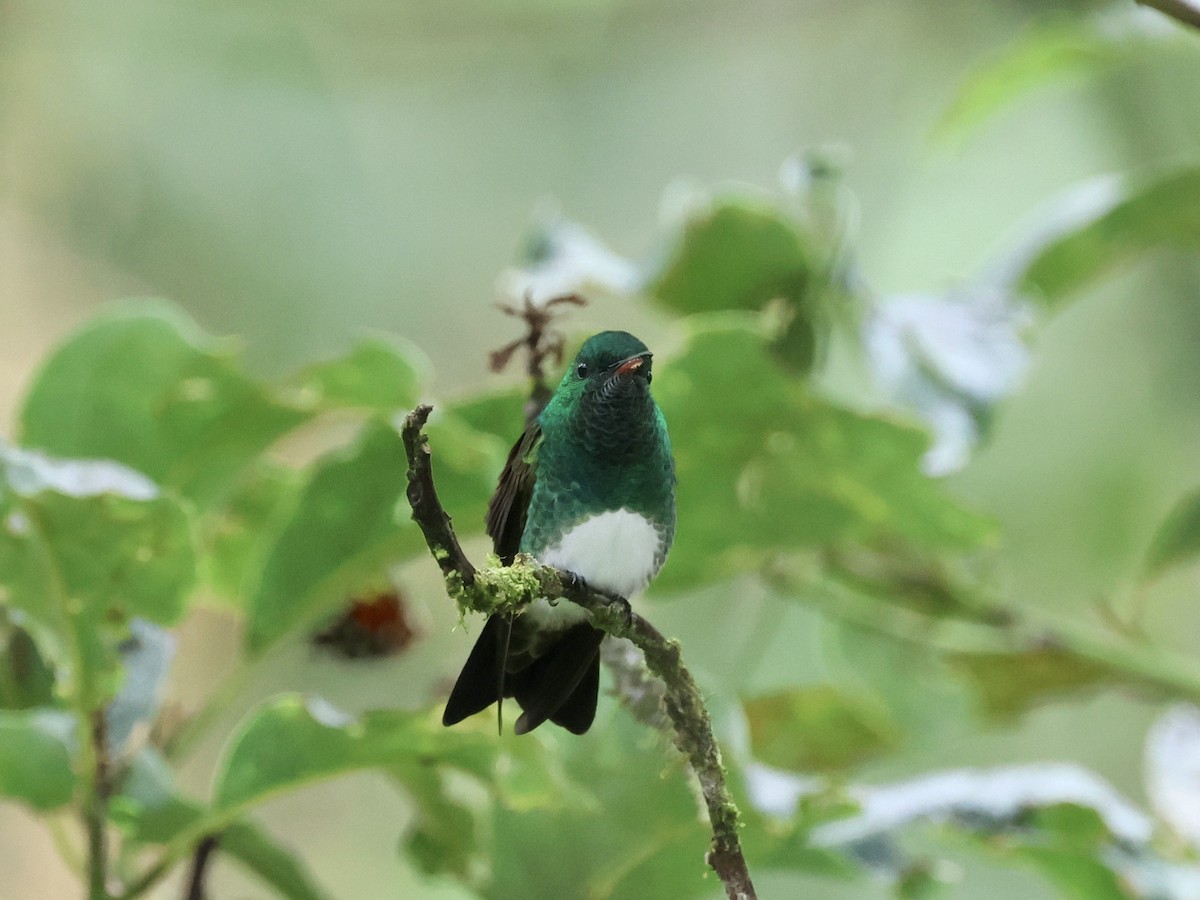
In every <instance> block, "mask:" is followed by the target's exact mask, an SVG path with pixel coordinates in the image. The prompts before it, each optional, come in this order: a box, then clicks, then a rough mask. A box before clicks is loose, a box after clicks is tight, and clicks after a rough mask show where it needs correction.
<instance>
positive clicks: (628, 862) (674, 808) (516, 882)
mask: <svg viewBox="0 0 1200 900" xmlns="http://www.w3.org/2000/svg"><path fill="white" fill-rule="evenodd" d="M645 734H646V733H645V730H644V727H643V726H642V725H640V724H638V723H636V722H634V721H633V720H632V719H631V718H630V717H629V716H626V715H624V714H623V713H621V714H618V715H616V716H614V717H612V718H611V719H609V720H607V721H604V722H597V725H596V727H594V728H593V729H592V731H591V732H589V734H588V735H587V737H586V738H585V739H583V740H581V739H579V738H574V737H572V736H571V735H562V734H558V733H551V734H550V735H548V736H547V739H548V740H549V741H552V742H553V743H554V744H556V745H557V746H556V747H555V748H554V749H555V750H557V755H558V756H560V757H561V758H563V759H564V760H565V763H566V768H567V774H568V776H569V777H570V778H571V779H572V781H574V782H575V783H577V784H579V785H580V786H582V787H583V788H586V789H589V790H590V791H591V792H592V793H593V794H594V795H595V802H594V803H592V804H589V805H586V806H585V805H572V806H569V807H568V808H566V809H561V810H556V811H555V813H554V814H553V815H548V814H547V812H546V810H544V809H532V810H519V809H510V808H508V807H505V806H503V805H497V806H496V807H495V808H494V813H493V822H492V828H491V836H492V844H491V846H490V852H488V853H487V854H486V858H487V859H489V860H490V863H491V865H490V866H489V867H488V869H487V870H485V871H486V872H487V874H488V875H489V876H490V882H489V883H487V884H486V885H484V886H481V887H477V888H476V892H477V893H479V894H480V895H481V896H484V897H487V898H489V900H510V898H511V900H517V898H522V900H524V898H527V897H529V891H530V873H531V872H536V873H537V882H536V884H537V889H538V894H539V896H544V897H598V898H599V897H607V898H618V897H619V898H621V900H661V898H665V897H670V898H672V900H686V898H691V897H711V896H715V895H714V893H713V892H714V890H716V891H718V892H719V884H718V883H716V882H714V880H713V878H712V875H711V872H710V871H708V870H707V869H706V866H705V863H704V854H705V851H706V850H707V849H708V843H709V840H710V838H711V833H710V832H709V830H708V827H707V822H705V821H703V820H702V818H701V816H702V815H703V814H702V813H701V814H698V813H697V807H696V798H695V796H694V795H693V793H692V791H691V789H690V788H689V782H688V778H689V776H688V771H687V766H686V764H685V763H683V761H682V760H679V759H678V758H676V759H675V761H674V762H673V763H670V762H668V763H667V764H666V768H664V757H663V752H662V748H661V746H659V745H658V744H657V743H656V742H652V741H646V740H645ZM527 737H528V736H527Z"/></svg>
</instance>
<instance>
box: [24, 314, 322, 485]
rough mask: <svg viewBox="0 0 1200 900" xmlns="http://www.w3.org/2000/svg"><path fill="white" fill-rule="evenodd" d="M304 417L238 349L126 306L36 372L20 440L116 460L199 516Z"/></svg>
mask: <svg viewBox="0 0 1200 900" xmlns="http://www.w3.org/2000/svg"><path fill="white" fill-rule="evenodd" d="M305 417H306V414H305V413H303V412H301V411H298V410H295V409H291V408H289V407H286V406H284V405H281V404H279V403H277V402H275V401H274V400H273V399H271V398H270V397H269V396H268V395H267V394H266V392H265V391H263V389H262V388H260V387H259V386H258V385H256V384H255V383H254V382H252V381H251V380H250V379H249V378H247V377H246V376H245V375H244V374H243V373H242V372H241V371H240V370H239V369H238V368H237V366H236V365H235V361H234V358H233V355H232V353H231V352H230V349H229V346H228V345H227V344H225V343H223V342H218V341H215V340H213V339H212V338H210V337H208V336H206V335H204V334H203V333H202V332H200V330H199V329H198V328H197V327H196V325H195V323H194V322H192V321H191V320H190V319H188V318H187V317H186V316H185V315H183V314H182V313H181V312H179V311H178V310H177V309H176V308H174V307H172V306H170V305H168V304H165V303H162V302H139V303H128V304H125V305H123V306H121V307H118V308H117V309H116V310H115V311H113V312H110V313H108V314H106V315H103V316H101V317H99V318H97V319H95V320H93V321H92V322H90V323H89V324H87V325H85V326H83V327H82V328H81V329H79V330H78V331H76V332H75V333H74V334H73V335H72V336H71V337H70V338H68V339H67V341H66V342H65V343H64V344H63V345H62V346H61V347H59V348H58V350H57V351H55V353H54V354H53V355H52V356H51V357H50V358H49V359H48V360H47V361H46V362H45V364H44V365H43V366H42V368H41V370H40V371H39V372H38V374H37V377H36V379H35V380H34V383H33V386H32V388H31V389H30V392H29V395H28V397H27V398H26V401H25V405H24V407H23V408H22V410H21V416H20V424H21V440H22V443H24V444H25V445H27V446H30V447H39V448H41V449H44V450H46V451H48V452H50V453H54V454H57V455H59V456H66V457H93V458H103V459H113V460H117V461H119V462H122V463H124V464H126V465H128V466H131V467H132V468H134V469H137V470H138V471H140V472H144V473H145V474H147V475H149V476H150V477H151V478H153V479H154V480H155V481H157V482H158V483H159V484H161V485H162V486H164V487H167V488H171V489H174V490H177V491H179V492H180V493H182V494H183V495H185V496H187V497H188V498H190V499H192V500H194V501H195V502H196V503H198V504H199V505H201V506H205V505H207V504H209V503H211V502H212V501H213V500H214V499H216V498H217V497H219V496H220V495H221V493H222V492H223V491H224V489H225V487H226V485H227V484H228V482H229V480H230V479H231V478H232V477H233V476H234V475H235V474H236V473H237V471H238V470H240V469H241V468H242V467H243V466H244V465H245V464H246V463H247V462H249V461H250V460H251V459H253V458H255V457H256V456H258V455H259V454H260V453H261V452H262V451H263V450H264V449H265V448H266V447H267V446H269V445H270V444H271V443H273V442H274V441H275V440H276V439H277V438H278V437H279V436H280V435H282V434H284V433H285V432H287V431H289V430H290V429H292V428H293V427H294V426H296V425H297V424H298V423H299V422H301V421H303V419H304V418H305Z"/></svg>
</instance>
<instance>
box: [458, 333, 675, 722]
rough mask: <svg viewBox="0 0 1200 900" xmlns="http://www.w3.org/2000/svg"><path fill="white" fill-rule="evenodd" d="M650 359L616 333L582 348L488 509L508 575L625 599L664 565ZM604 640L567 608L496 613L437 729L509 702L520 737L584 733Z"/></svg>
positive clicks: (664, 512) (665, 493) (663, 470)
mask: <svg viewBox="0 0 1200 900" xmlns="http://www.w3.org/2000/svg"><path fill="white" fill-rule="evenodd" d="M651 362H652V354H651V353H650V351H649V350H648V349H647V348H646V345H645V344H643V343H642V342H641V341H639V340H638V339H637V338H635V337H634V336H633V335H631V334H628V333H626V332H624V331H604V332H601V333H599V334H596V335H593V336H592V337H590V338H588V340H587V341H586V342H585V343H584V345H583V347H582V348H581V349H580V351H579V354H578V355H577V356H576V357H575V361H574V362H573V363H572V364H571V366H570V367H569V368H568V369H567V371H566V373H565V374H564V375H563V378H562V381H561V382H559V385H558V388H557V389H556V390H555V392H554V394H553V396H552V397H551V398H550V400H549V401H548V402H547V404H546V406H545V407H544V408H543V409H542V411H541V413H540V414H539V415H538V416H537V418H536V419H534V420H533V421H531V422H530V423H529V425H528V426H527V427H526V429H525V433H524V434H523V435H521V438H520V439H519V440H518V441H517V442H516V444H515V445H514V446H513V448H512V451H511V452H510V453H509V455H508V461H507V462H506V463H505V466H504V469H503V471H502V472H501V474H500V481H499V484H498V485H497V487H496V491H495V493H494V494H493V496H492V499H491V502H490V503H489V504H488V510H487V517H486V520H485V523H486V526H487V533H488V535H489V536H490V537H491V538H492V544H493V547H494V549H495V552H496V554H497V555H498V556H499V557H500V559H501V561H502V562H503V563H504V564H505V565H509V564H511V563H512V561H513V558H514V556H515V555H516V554H517V553H518V552H520V553H528V554H530V555H532V556H533V557H535V558H536V559H537V561H538V562H540V563H542V564H543V565H548V566H554V567H555V568H558V569H561V570H564V571H566V572H568V573H570V574H571V575H573V576H574V577H575V578H577V579H580V580H581V581H583V582H584V583H586V584H587V585H589V586H590V587H592V588H596V589H598V590H601V591H604V592H605V593H607V594H610V595H613V596H616V597H619V598H622V599H624V600H625V601H626V602H628V600H629V598H630V597H631V596H632V595H634V594H636V593H637V592H638V591H640V590H642V589H643V588H644V587H645V586H646V585H647V584H649V582H650V579H652V578H653V577H654V576H655V575H656V574H657V573H658V570H659V569H660V568H662V564H663V561H664V560H665V559H666V556H667V551H668V550H669V549H670V547H671V542H672V540H673V539H674V537H675V460H674V457H673V456H672V455H671V441H670V438H669V437H668V436H667V424H666V421H665V420H664V418H663V414H662V410H660V409H659V407H658V404H657V403H655V402H654V398H653V397H652V396H651V395H650V381H651V377H652V372H651ZM603 637H604V632H602V631H600V630H599V629H597V628H594V627H592V625H591V624H590V623H589V621H588V615H587V612H586V611H585V610H584V609H583V608H582V607H581V606H578V605H576V604H574V603H571V602H568V601H563V602H558V603H551V602H550V601H548V600H546V599H545V598H542V599H538V600H535V601H534V602H533V603H531V604H530V605H529V606H528V607H526V608H525V610H524V611H523V612H522V613H521V614H520V615H519V616H517V617H515V618H513V617H509V616H505V615H500V614H496V615H492V616H490V617H489V618H488V620H487V623H486V624H485V625H484V627H483V630H482V631H481V632H480V634H479V638H478V639H477V640H476V642H475V646H474V648H473V649H472V650H471V653H470V656H468V657H467V661H466V664H465V665H464V666H463V669H462V672H461V673H460V674H459V676H458V681H457V682H456V683H455V685H454V689H453V690H452V691H451V692H450V699H449V700H447V701H446V710H445V713H444V714H443V716H442V723H443V724H444V725H453V724H455V723H456V722H460V721H462V720H463V719H465V718H466V717H467V716H470V715H473V714H475V713H477V712H480V711H482V710H484V709H486V708H487V707H489V706H491V705H492V704H493V703H497V702H498V703H501V704H502V703H503V700H504V698H506V697H513V698H515V699H516V701H517V703H518V704H520V706H521V709H522V713H521V716H520V717H519V718H518V719H517V723H516V725H515V726H514V728H513V730H514V732H516V733H517V734H525V733H527V732H529V731H532V730H533V729H535V728H537V727H538V726H539V725H541V724H542V723H543V722H545V721H547V720H549V721H551V722H553V723H554V724H556V725H559V726H561V727H563V728H566V729H567V730H568V731H570V732H572V733H574V734H583V733H584V732H586V731H587V730H588V729H589V728H590V727H591V725H592V720H593V719H594V718H595V716H596V700H597V697H598V695H599V691H600V642H601V640H602V639H603Z"/></svg>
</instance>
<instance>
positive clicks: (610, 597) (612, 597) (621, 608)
mask: <svg viewBox="0 0 1200 900" xmlns="http://www.w3.org/2000/svg"><path fill="white" fill-rule="evenodd" d="M562 574H563V575H565V576H566V578H565V579H563V582H564V583H563V586H564V587H565V588H566V593H567V594H575V595H576V596H579V595H587V594H592V595H596V594H599V595H600V596H602V597H603V598H604V599H605V601H607V602H606V604H605V606H604V609H605V610H606V611H607V612H609V613H610V614H615V615H618V616H620V617H621V624H622V626H623V627H625V628H629V627H630V626H631V625H633V607H632V606H630V605H629V600H628V599H627V598H625V597H622V596H620V595H619V594H610V593H608V592H607V591H600V590H595V589H593V588H592V587H591V586H590V585H589V584H588V583H587V580H586V579H585V578H584V577H583V576H582V575H577V574H575V573H574V572H571V571H563V573H562Z"/></svg>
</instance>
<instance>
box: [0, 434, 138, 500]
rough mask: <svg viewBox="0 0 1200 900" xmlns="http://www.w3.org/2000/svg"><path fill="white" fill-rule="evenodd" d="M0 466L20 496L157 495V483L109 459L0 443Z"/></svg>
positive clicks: (131, 496)
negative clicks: (60, 455) (49, 453)
mask: <svg viewBox="0 0 1200 900" xmlns="http://www.w3.org/2000/svg"><path fill="white" fill-rule="evenodd" d="M0 466H3V469H4V480H5V481H7V482H8V486H9V487H10V488H12V490H13V491H15V492H16V493H17V494H20V495H21V496H23V497H31V496H33V495H34V494H37V493H38V492H39V491H46V490H49V491H56V492H58V493H60V494H66V495H67V496H69V497H95V496H98V495H100V494H119V495H121V496H122V497H128V498H129V499H130V500H143V501H144V500H153V499H155V498H156V497H157V496H158V485H156V484H155V483H154V482H153V481H151V480H150V479H149V478H147V477H146V476H145V475H143V474H142V473H141V472H138V471H135V470H134V469H131V468H129V467H128V466H123V465H121V464H120V463H116V462H112V461H110V460H98V459H58V458H56V457H53V456H47V455H46V454H44V453H42V452H40V451H37V450H24V449H22V448H20V447H12V446H9V445H7V444H3V443H0Z"/></svg>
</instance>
